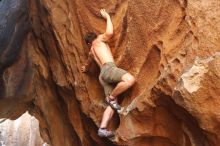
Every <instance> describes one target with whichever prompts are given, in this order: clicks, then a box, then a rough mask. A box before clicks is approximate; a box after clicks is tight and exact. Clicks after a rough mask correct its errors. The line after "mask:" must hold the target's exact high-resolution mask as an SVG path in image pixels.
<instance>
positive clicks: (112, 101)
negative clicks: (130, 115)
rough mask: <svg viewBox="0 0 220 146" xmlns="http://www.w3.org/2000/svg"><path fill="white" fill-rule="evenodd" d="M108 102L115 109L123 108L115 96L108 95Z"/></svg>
mask: <svg viewBox="0 0 220 146" xmlns="http://www.w3.org/2000/svg"><path fill="white" fill-rule="evenodd" d="M105 100H106V102H107V103H108V104H109V105H110V106H111V108H113V109H115V110H117V111H118V110H121V106H120V105H119V104H118V102H117V100H116V98H115V97H113V96H111V95H109V96H107V97H106V99H105Z"/></svg>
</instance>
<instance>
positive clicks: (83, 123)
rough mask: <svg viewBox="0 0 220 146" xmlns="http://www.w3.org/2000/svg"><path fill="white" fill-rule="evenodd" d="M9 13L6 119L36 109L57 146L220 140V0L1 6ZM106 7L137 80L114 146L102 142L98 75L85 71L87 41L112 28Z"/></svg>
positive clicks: (202, 145) (121, 61) (2, 108)
mask: <svg viewBox="0 0 220 146" xmlns="http://www.w3.org/2000/svg"><path fill="white" fill-rule="evenodd" d="M19 3H20V4H22V5H23V6H22V5H18V7H16V8H13V6H12V4H19ZM27 6H28V7H29V20H30V26H31V29H30V30H29V31H28V32H27V33H25V32H26V28H27V27H26V25H27V24H26V23H27V22H28V21H23V20H24V19H26V14H27V10H26V9H25V7H27ZM0 7H1V8H5V11H8V12H7V13H3V12H4V11H2V9H0V12H1V13H0V17H1V18H2V19H0V25H1V28H0V31H1V34H0V43H1V46H0V51H1V52H0V59H1V64H0V65H1V68H0V70H1V73H2V74H1V77H2V80H1V82H0V83H1V84H0V85H1V100H0V117H1V118H11V119H15V118H17V117H19V116H20V115H21V114H22V113H24V112H25V110H28V111H30V113H31V114H32V115H34V116H35V117H36V118H37V119H38V120H39V121H40V133H41V135H42V138H43V139H44V140H45V141H46V142H47V143H50V144H52V145H54V146H60V145H65V146H80V145H82V146H92V145H100V146H101V145H103V146H104V145H105V146H106V145H130V146H133V145H138V146H142V145H143V146H153V145H155V146H217V145H218V143H219V142H220V137H219V134H220V133H219V122H220V119H219V113H220V112H219V110H220V108H219V99H218V97H219V96H220V93H219V91H220V90H219V87H220V86H219V84H220V83H219V82H220V74H219V64H220V59H219V58H220V57H219V55H218V53H216V52H218V51H220V41H219V40H220V36H219V33H220V1H219V0H209V1H207V0H166V1H164V0H153V1H146V0H118V1H116V0H111V1H103V0H96V1H88V0H63V1H52V0H41V1H38V0H32V1H29V3H27V1H25V0H12V1H6V0H2V1H0ZM100 8H106V9H107V11H108V12H110V14H111V16H112V20H113V24H114V32H115V33H114V37H113V39H112V41H111V43H110V47H111V49H112V52H113V54H114V57H115V60H116V64H117V65H118V66H119V67H121V68H124V69H126V70H128V71H129V72H131V73H132V74H133V75H134V76H135V77H136V78H137V83H136V85H135V86H134V87H133V88H131V89H130V90H129V91H127V92H126V93H125V94H123V95H122V96H121V99H122V100H121V104H122V105H123V106H124V107H126V111H125V112H124V115H120V116H118V115H115V116H114V118H113V120H112V121H111V125H110V127H111V128H112V129H117V136H116V138H115V139H113V140H109V139H101V138H99V137H97V135H96V131H97V127H98V125H99V124H100V120H101V116H102V112H103V111H104V109H105V104H104V102H103V99H104V94H103V91H102V88H101V86H100V84H99V83H98V80H97V77H98V73H99V69H98V67H97V66H96V65H95V64H93V65H92V67H91V69H90V72H89V74H82V73H80V67H81V65H82V64H83V63H84V61H85V59H86V56H87V55H88V50H89V49H88V48H87V47H86V45H85V43H84V41H83V36H84V35H85V34H86V33H87V32H89V31H95V32H97V33H101V32H103V31H104V30H105V21H104V20H103V19H101V17H100V15H99V10H100ZM15 10H16V11H15ZM17 11H19V12H22V14H21V15H20V17H18V15H19V14H20V13H18V12H17ZM23 11H24V12H23ZM14 12H17V13H15V18H13V17H8V15H14ZM12 18H13V19H12ZM16 18H19V19H16ZM11 19H12V20H13V21H12V20H11ZM15 19H16V20H17V21H14V20H15ZM3 20H5V21H3ZM6 20H8V21H6ZM9 20H11V21H9ZM6 24H10V25H6ZM6 26H7V27H6ZM19 27H21V28H22V29H17V28H19ZM2 30H4V31H5V32H13V33H7V35H6V34H5V33H2ZM18 30H20V31H21V32H20V31H18ZM25 34H26V35H25ZM5 36H7V37H5ZM2 38H4V39H2ZM14 40H19V41H18V42H17V43H18V44H17V43H16V42H13V41H14ZM2 44H4V45H2ZM13 44H14V45H15V46H16V47H15V46H13ZM8 55H9V56H12V57H8ZM7 59H8V60H7ZM4 64H6V65H4Z"/></svg>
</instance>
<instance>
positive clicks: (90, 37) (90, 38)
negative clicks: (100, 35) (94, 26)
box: [84, 32, 97, 45]
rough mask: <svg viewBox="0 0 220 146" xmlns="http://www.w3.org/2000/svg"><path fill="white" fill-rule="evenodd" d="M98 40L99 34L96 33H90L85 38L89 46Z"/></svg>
mask: <svg viewBox="0 0 220 146" xmlns="http://www.w3.org/2000/svg"><path fill="white" fill-rule="evenodd" d="M96 38H97V34H96V33H95V32H89V33H87V34H86V36H85V38H84V39H85V41H86V44H87V45H89V44H92V42H93V41H94V40H95V39H96Z"/></svg>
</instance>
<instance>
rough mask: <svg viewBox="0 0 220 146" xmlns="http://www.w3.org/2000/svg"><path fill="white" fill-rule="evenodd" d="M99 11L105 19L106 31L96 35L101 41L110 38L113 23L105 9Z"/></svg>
mask: <svg viewBox="0 0 220 146" xmlns="http://www.w3.org/2000/svg"><path fill="white" fill-rule="evenodd" d="M100 13H101V15H102V17H103V18H104V19H106V23H107V24H106V31H105V33H103V34H101V35H99V36H98V39H101V41H103V42H106V41H108V40H110V39H111V37H112V35H113V24H112V21H111V17H110V15H109V14H108V13H107V12H106V11H105V9H101V10H100Z"/></svg>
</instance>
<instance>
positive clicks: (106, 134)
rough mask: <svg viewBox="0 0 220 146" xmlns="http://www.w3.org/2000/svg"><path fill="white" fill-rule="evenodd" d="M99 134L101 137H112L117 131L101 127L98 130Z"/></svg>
mask: <svg viewBox="0 0 220 146" xmlns="http://www.w3.org/2000/svg"><path fill="white" fill-rule="evenodd" d="M98 136H99V137H107V138H111V137H113V136H115V132H113V131H109V130H107V129H106V128H99V130H98Z"/></svg>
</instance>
